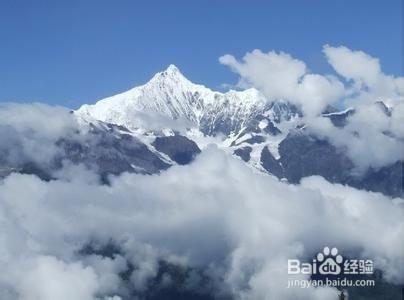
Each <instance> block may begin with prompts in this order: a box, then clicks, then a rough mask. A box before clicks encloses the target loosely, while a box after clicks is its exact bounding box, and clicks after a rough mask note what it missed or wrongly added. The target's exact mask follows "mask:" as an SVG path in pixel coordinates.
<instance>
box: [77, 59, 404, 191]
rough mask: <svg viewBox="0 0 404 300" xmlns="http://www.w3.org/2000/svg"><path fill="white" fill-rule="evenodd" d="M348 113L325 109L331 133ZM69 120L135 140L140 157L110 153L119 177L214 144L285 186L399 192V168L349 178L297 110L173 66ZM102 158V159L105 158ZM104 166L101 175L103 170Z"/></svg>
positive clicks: (345, 164) (345, 166)
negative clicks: (322, 181) (318, 179)
mask: <svg viewBox="0 0 404 300" xmlns="http://www.w3.org/2000/svg"><path fill="white" fill-rule="evenodd" d="M354 113H355V111H354V110H353V109H347V110H345V111H338V110H336V109H335V108H332V107H328V108H327V110H326V111H325V112H324V113H323V117H325V118H329V119H330V120H331V121H332V123H333V124H334V126H336V127H344V126H345V124H346V120H347V118H348V117H349V116H351V115H352V114H354ZM75 115H76V116H77V117H78V118H79V119H81V120H82V121H84V122H85V123H90V124H98V125H97V126H98V127H100V126H101V127H103V126H105V125H102V124H113V125H110V126H112V127H113V128H114V130H113V132H114V134H115V135H117V139H118V140H121V139H122V136H123V137H125V139H129V140H131V139H133V142H131V143H141V144H142V145H143V146H142V147H143V148H144V151H143V150H142V151H140V152H139V151H138V152H133V151H132V150H130V151H126V149H127V146H126V144H124V145H123V148H122V149H124V155H123V157H120V156H119V155H118V153H121V154H122V151H121V150H122V149H117V154H116V155H118V156H119V157H120V160H122V161H123V162H125V164H126V165H129V166H130V167H126V168H124V169H123V171H132V172H139V170H141V171H142V172H146V173H153V172H155V171H156V169H155V168H154V169H153V168H151V167H150V162H149V161H150V157H152V156H151V155H155V156H156V157H153V164H152V165H153V166H156V162H158V164H161V165H162V166H163V169H164V168H167V167H168V166H170V165H172V164H185V163H188V162H190V161H192V159H193V157H194V156H195V155H197V154H198V153H199V152H200V149H203V148H204V147H205V146H206V144H208V143H212V142H213V143H216V144H217V145H218V146H219V147H220V148H222V149H223V150H225V151H226V152H228V153H229V154H234V155H236V156H238V157H239V158H240V159H242V160H243V161H245V162H246V163H247V164H248V165H249V166H251V167H253V168H254V169H256V170H259V171H262V172H266V173H269V174H271V175H273V176H276V177H278V178H279V179H282V180H287V181H289V182H291V183H297V182H299V181H300V179H301V178H303V177H305V176H310V175H321V176H323V177H324V178H326V179H327V180H329V181H331V182H339V183H344V184H349V185H352V186H355V187H358V188H366V189H371V190H374V191H380V192H383V193H385V194H388V195H396V196H397V195H401V193H402V190H401V185H402V182H401V181H400V180H399V179H397V178H399V177H395V176H394V174H396V173H397V172H399V171H400V170H401V168H402V165H403V163H402V162H397V163H395V164H393V165H389V166H386V167H384V168H381V169H379V170H372V169H369V171H368V172H367V173H366V174H365V175H364V176H363V177H361V178H358V177H355V176H352V172H351V170H352V169H353V168H354V165H353V163H352V161H351V160H350V159H349V158H348V157H347V156H346V154H344V152H343V151H341V149H337V148H336V147H335V146H333V145H332V144H330V143H329V142H328V141H327V140H326V139H320V138H318V137H315V136H312V135H310V134H308V133H307V132H306V131H305V129H304V126H302V124H301V118H300V117H301V114H300V112H299V109H298V108H297V107H295V106H293V105H291V104H289V103H288V102H286V101H282V100H277V101H273V102H270V101H268V100H267V99H266V98H265V97H264V95H262V94H261V93H260V92H259V91H257V90H256V89H253V88H251V89H247V90H244V91H234V90H230V91H228V92H226V93H221V92H218V91H213V90H211V89H209V88H207V87H205V86H203V85H199V84H194V83H192V82H191V81H189V80H188V79H187V78H185V76H184V75H183V74H182V73H181V72H180V70H179V69H178V68H177V67H176V66H174V65H170V66H169V67H168V68H167V69H166V70H165V71H163V72H159V73H157V74H156V75H155V76H154V77H153V78H152V79H151V80H150V81H149V82H147V83H146V84H144V85H142V86H138V87H135V88H133V89H131V90H129V91H127V92H124V93H121V94H118V95H115V96H112V97H109V98H106V99H103V100H100V101H98V102H97V103H95V104H93V105H83V106H82V107H81V108H80V109H78V110H77V111H76V112H75ZM100 124H101V125H100ZM156 125H158V126H156ZM179 128H180V129H181V130H179ZM122 130H123V131H122ZM103 134H104V133H103ZM121 135H122V136H121ZM113 139H115V138H113ZM114 143H115V142H113V143H112V144H114ZM121 144H122V143H121V142H118V145H121ZM131 147H132V146H131ZM146 150H147V151H146ZM139 153H140V154H141V155H140V156H142V157H143V158H144V161H135V163H133V158H132V154H133V155H137V156H139ZM145 153H147V155H145ZM103 155H104V158H105V155H107V153H104V154H103ZM108 155H109V154H108ZM108 155H107V156H108ZM118 156H116V157H118ZM104 158H103V159H104ZM114 159H115V158H112V160H114ZM104 160H105V159H104ZM160 161H161V162H160ZM112 164H113V162H112ZM158 164H157V165H158ZM145 166H146V167H145ZM102 168H103V169H105V166H104V164H102ZM114 171H116V173H119V170H115V169H114ZM107 173H108V172H107Z"/></svg>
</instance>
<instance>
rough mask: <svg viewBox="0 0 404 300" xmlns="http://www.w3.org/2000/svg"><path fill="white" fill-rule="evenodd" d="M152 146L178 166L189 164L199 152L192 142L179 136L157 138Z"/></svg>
mask: <svg viewBox="0 0 404 300" xmlns="http://www.w3.org/2000/svg"><path fill="white" fill-rule="evenodd" d="M152 145H153V146H154V147H155V148H156V150H157V151H160V152H162V153H165V154H167V155H168V156H169V157H170V158H171V159H172V160H173V161H175V162H176V163H178V164H180V165H186V164H188V163H190V162H191V161H192V160H193V159H194V157H195V156H196V155H197V154H198V153H200V152H201V150H200V149H199V148H198V145H197V144H196V143H195V142H194V141H191V140H190V139H188V138H186V137H184V136H181V135H173V136H164V137H157V138H156V140H155V141H154V142H153V143H152Z"/></svg>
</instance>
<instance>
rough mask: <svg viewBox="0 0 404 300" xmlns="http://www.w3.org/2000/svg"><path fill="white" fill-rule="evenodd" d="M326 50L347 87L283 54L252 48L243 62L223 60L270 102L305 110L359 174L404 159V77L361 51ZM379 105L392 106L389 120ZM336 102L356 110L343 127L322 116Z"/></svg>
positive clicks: (313, 129)
mask: <svg viewBox="0 0 404 300" xmlns="http://www.w3.org/2000/svg"><path fill="white" fill-rule="evenodd" d="M323 52H324V54H325V56H326V58H327V60H328V62H329V63H330V65H331V66H332V67H333V68H334V70H335V72H336V73H337V74H338V75H340V76H342V77H343V78H344V80H345V83H342V82H341V81H339V80H338V79H337V78H336V77H335V76H332V75H319V74H311V73H309V72H308V70H307V67H306V65H305V63H304V62H302V61H300V60H297V59H295V58H293V57H291V56H290V55H289V54H286V53H283V52H280V53H276V52H274V51H270V52H268V53H263V52H261V51H260V50H254V51H252V52H249V53H247V54H246V55H245V56H244V57H243V59H242V61H238V60H237V59H236V58H234V57H233V56H231V55H224V56H222V57H220V59H219V60H220V62H221V63H222V64H224V65H227V66H229V67H230V68H231V69H232V70H233V71H234V72H236V73H237V74H239V75H240V80H241V81H242V82H247V83H248V84H250V85H253V86H254V87H256V88H257V89H259V90H260V91H262V92H263V93H264V95H266V96H267V97H268V98H269V99H270V100H276V99H286V100H288V101H289V102H291V103H294V104H297V105H299V106H301V108H302V111H303V114H304V119H303V121H302V122H304V123H305V124H306V125H307V129H308V130H309V131H311V132H312V133H314V134H316V135H320V136H321V137H323V138H326V139H328V140H329V141H330V142H331V143H332V144H334V145H335V146H337V147H338V148H342V149H344V151H345V149H346V152H347V154H348V156H349V157H350V159H351V160H352V161H353V162H354V163H355V165H356V167H357V168H356V171H359V173H363V172H364V171H366V170H367V169H368V168H369V167H373V168H376V169H377V168H380V167H382V166H386V165H388V164H392V163H395V162H396V161H398V160H403V159H404V150H403V149H404V143H403V137H404V135H403V129H402V128H403V126H402V124H403V121H404V110H403V109H402V105H403V103H404V78H403V77H394V76H390V75H386V74H384V73H383V72H382V69H381V66H380V62H379V60H378V59H376V58H374V57H372V56H370V55H368V54H366V53H364V52H362V51H353V50H351V49H348V48H346V47H343V46H340V47H331V46H329V45H326V46H324V48H323ZM376 101H383V102H384V103H385V104H386V105H388V106H389V107H391V108H392V112H391V114H392V116H391V118H389V117H388V116H387V115H386V114H385V113H384V112H383V109H382V108H381V107H380V106H378V105H374V103H375V102H376ZM335 103H337V104H342V103H343V104H345V106H346V107H354V108H355V109H356V114H355V115H353V116H351V117H350V118H348V125H347V126H346V127H345V128H335V127H333V126H332V124H331V123H330V121H329V120H327V119H324V118H322V117H319V114H320V113H321V112H322V111H323V109H324V108H325V107H326V106H327V105H329V104H330V105H332V104H335Z"/></svg>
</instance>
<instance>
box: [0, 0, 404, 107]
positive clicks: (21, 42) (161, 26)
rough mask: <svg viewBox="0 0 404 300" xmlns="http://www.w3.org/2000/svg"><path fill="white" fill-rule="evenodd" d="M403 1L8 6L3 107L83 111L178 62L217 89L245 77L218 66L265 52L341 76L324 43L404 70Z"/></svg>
mask: <svg viewBox="0 0 404 300" xmlns="http://www.w3.org/2000/svg"><path fill="white" fill-rule="evenodd" d="M401 2H402V1H400V0H391V1H381V0H380V1H368V0H366V1H365V0H355V1H348V0H342V1H341V0H339V1H335V0H304V1H303V0H293V1H292V0H286V1H285V0H282V1H281V0H278V1H255V0H252V1H241V0H240V1H237V0H233V1H225V0H217V1H213V0H205V1H190V0H171V1H167V0H160V1H156V0H152V1H130V0H116V1H112V0H108V1H107V0H86V1H81V0H48V1H45V0H36V1H26V0H0V102H6V101H18V102H33V101H40V102H46V103H51V104H59V105H64V106H68V107H71V108H76V107H78V106H80V105H81V104H83V103H92V102H95V101H96V100H98V99H100V98H104V97H106V96H110V95H113V94H116V93H118V92H121V91H124V90H127V89H129V88H131V87H133V86H135V85H139V84H141V83H144V82H146V81H147V80H148V79H149V78H150V77H151V76H152V75H153V74H154V73H156V72H157V71H159V70H162V69H164V68H165V67H166V66H168V65H169V64H170V63H173V64H176V65H177V66H178V67H179V68H180V69H181V70H182V72H183V73H184V74H185V75H186V76H187V77H188V78H189V79H191V80H192V81H194V82H198V83H203V84H205V85H207V86H209V87H211V88H213V89H215V88H219V87H220V85H221V84H222V83H235V82H236V80H237V77H236V76H235V75H234V74H232V73H231V72H230V71H229V70H228V69H227V68H226V67H224V66H222V65H220V64H219V63H218V57H219V56H221V55H223V54H226V53H230V54H233V55H235V56H237V57H241V56H242V55H244V54H245V52H247V51H250V50H253V49H255V48H259V49H261V50H263V51H269V50H282V51H285V52H288V53H290V54H292V55H293V56H294V57H296V58H299V59H302V60H304V61H305V62H306V63H307V65H308V66H309V68H310V69H311V70H312V71H315V72H331V69H330V67H329V66H328V65H327V63H326V61H325V59H324V58H323V55H322V53H321V49H322V46H323V45H324V44H330V45H333V46H339V45H345V46H347V47H349V48H352V49H359V50H363V51H365V52H367V53H369V54H371V55H373V56H376V57H378V58H380V60H381V63H382V66H383V69H384V71H385V73H387V74H394V75H399V74H401V68H402V59H401V57H402V48H401V46H402V41H401V40H402V13H403V12H402V6H401Z"/></svg>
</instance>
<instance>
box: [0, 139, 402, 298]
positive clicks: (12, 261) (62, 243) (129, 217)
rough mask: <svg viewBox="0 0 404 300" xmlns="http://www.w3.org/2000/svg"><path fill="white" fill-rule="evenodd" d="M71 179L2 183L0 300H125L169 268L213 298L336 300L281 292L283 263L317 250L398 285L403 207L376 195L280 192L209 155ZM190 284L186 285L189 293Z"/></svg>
mask: <svg viewBox="0 0 404 300" xmlns="http://www.w3.org/2000/svg"><path fill="white" fill-rule="evenodd" d="M80 172H83V170H82V171H80V169H77V171H76V172H75V173H76V174H77V178H74V177H73V178H70V179H61V180H54V181H50V182H44V181H41V180H40V179H38V178H37V177H36V176H33V175H21V174H12V175H10V176H8V177H7V178H5V179H4V180H3V181H1V183H0V212H1V215H0V223H1V226H2V228H3V230H2V232H1V233H0V240H1V246H0V262H1V264H2V266H3V272H2V275H0V287H1V288H0V291H1V292H0V296H1V298H4V297H5V298H7V299H24V300H25V299H37V298H38V297H39V298H40V299H44V300H47V299H121V298H122V299H125V297H127V296H128V295H134V294H135V295H141V293H142V291H144V290H145V289H147V284H148V282H150V280H153V278H155V277H156V276H157V274H158V272H159V262H160V261H166V262H170V263H172V264H175V265H179V266H183V267H186V268H192V269H195V270H198V269H199V270H200V269H202V270H204V276H208V277H209V278H213V279H214V282H215V281H216V280H219V279H220V286H216V285H213V286H212V292H213V293H216V294H217V295H221V294H222V295H223V294H230V295H232V296H233V297H235V298H238V299H268V298H269V299H295V298H296V297H299V299H319V300H320V299H321V300H324V299H334V298H335V295H336V291H335V290H333V289H314V288H309V289H297V290H294V289H287V288H286V286H287V273H286V266H287V259H288V258H294V257H299V258H302V259H307V258H309V257H311V256H312V255H313V254H314V253H316V252H317V251H318V250H319V249H321V248H322V247H323V246H324V245H333V246H337V247H338V248H339V249H340V251H341V252H349V251H355V254H356V255H357V256H359V257H360V256H363V257H369V258H372V259H374V261H375V265H376V266H377V267H378V268H380V269H381V270H383V271H384V275H385V277H386V279H388V280H390V281H391V282H403V281H404V273H403V268H402V264H401V261H402V259H403V257H402V253H403V252H402V242H401V241H402V239H401V237H402V236H403V234H404V221H403V220H404V214H403V207H402V204H400V203H399V202H400V201H391V199H390V198H388V197H385V196H382V195H381V194H377V193H369V192H365V191H359V190H356V189H354V188H350V187H345V186H342V185H334V184H331V183H329V182H327V181H325V180H324V179H322V178H321V177H310V178H306V179H304V180H303V181H302V183H301V185H288V184H286V183H281V182H279V181H277V180H276V179H274V178H273V177H271V176H268V175H263V174H258V173H256V172H254V171H253V170H251V169H250V168H248V167H247V166H246V165H245V164H243V163H242V162H241V161H239V160H237V159H235V158H233V157H231V156H228V155H227V154H225V153H224V152H222V151H221V150H218V149H217V148H216V147H213V146H212V147H208V148H207V149H205V150H204V151H203V152H202V154H201V155H199V156H198V158H197V159H196V161H194V162H193V163H192V164H190V165H187V166H175V167H172V168H170V169H169V170H167V171H166V172H163V173H162V174H160V175H152V176H145V175H135V174H123V175H121V176H118V177H112V178H111V185H109V186H107V185H99V184H98V183H96V182H92V181H87V182H86V181H83V180H82V179H81V178H82V177H83V176H79V175H80V174H79V173H80ZM66 177H67V176H66ZM22 187H24V188H22ZM174 191H175V192H174ZM375 237H378V238H376V240H375ZM381 237H383V238H381ZM111 241H113V242H114V243H115V244H116V245H117V246H118V248H119V249H120V250H119V252H118V253H116V255H115V256H113V257H106V256H103V255H101V254H97V252H96V251H95V252H94V253H93V254H89V253H87V254H86V253H83V251H82V249H83V248H85V247H86V245H88V244H89V243H90V242H91V243H93V244H94V245H106V244H108V243H110V242H111ZM130 266H133V267H132V268H131V267H130ZM125 272H126V273H128V274H129V275H128V280H129V282H127V281H124V280H122V277H121V276H120V275H121V274H122V273H125ZM10 274H11V276H10ZM195 276H196V277H195ZM166 277H167V279H166V281H165V282H166V283H167V284H169V282H170V280H173V279H172V278H171V279H170V275H169V274H166ZM197 278H198V277H197V275H188V278H187V279H186V280H187V282H188V285H189V286H191V287H192V282H194V285H195V280H196V282H198V279H197ZM218 282H219V281H218ZM196 285H198V284H196ZM1 293H2V294H1ZM108 297H109V298H108ZM112 297H115V298H112Z"/></svg>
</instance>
